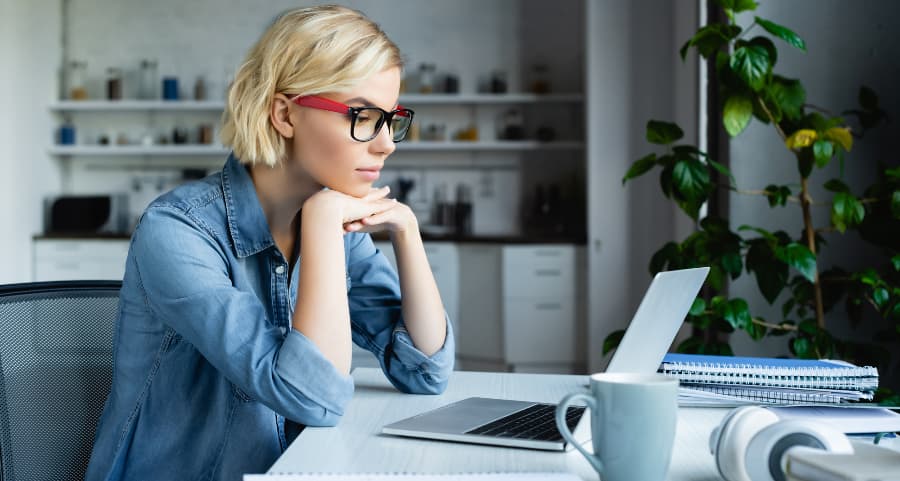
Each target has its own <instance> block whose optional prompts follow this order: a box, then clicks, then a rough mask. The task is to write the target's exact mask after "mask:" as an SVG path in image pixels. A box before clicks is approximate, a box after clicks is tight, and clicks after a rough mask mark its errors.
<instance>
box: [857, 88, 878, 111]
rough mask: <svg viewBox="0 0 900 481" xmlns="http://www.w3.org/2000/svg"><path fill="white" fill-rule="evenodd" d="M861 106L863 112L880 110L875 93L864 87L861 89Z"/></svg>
mask: <svg viewBox="0 0 900 481" xmlns="http://www.w3.org/2000/svg"><path fill="white" fill-rule="evenodd" d="M859 106H860V107H862V108H863V110H878V96H877V95H875V91H874V90H872V89H870V88H869V87H866V86H865V85H863V86H862V87H860V88H859Z"/></svg>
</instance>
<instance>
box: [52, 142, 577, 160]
mask: <svg viewBox="0 0 900 481" xmlns="http://www.w3.org/2000/svg"><path fill="white" fill-rule="evenodd" d="M583 148H584V143H582V142H574V141H560V142H538V141H536V140H497V141H482V142H462V141H456V142H434V141H428V142H426V141H421V142H403V143H401V144H398V146H397V151H398V152H409V151H420V152H424V151H448V152H452V151H472V152H475V151H497V150H502V151H519V150H580V149H583ZM48 152H49V153H50V154H51V155H58V156H107V157H110V156H137V155H143V156H158V157H163V156H207V155H208V156H224V155H228V153H229V152H230V149H227V148H225V147H221V146H212V145H152V146H143V145H111V146H107V145H55V146H53V147H50V149H49V150H48Z"/></svg>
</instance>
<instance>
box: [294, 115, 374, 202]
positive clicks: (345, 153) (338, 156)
mask: <svg viewBox="0 0 900 481" xmlns="http://www.w3.org/2000/svg"><path fill="white" fill-rule="evenodd" d="M295 139H296V142H294V149H293V156H292V157H293V159H292V160H293V161H292V162H291V163H292V164H293V165H297V166H299V167H300V169H301V170H302V171H303V173H305V174H306V175H308V176H310V177H311V178H312V179H313V180H314V181H316V182H317V183H318V184H321V185H323V186H325V187H328V188H330V189H334V190H337V191H339V192H344V193H346V194H349V195H353V196H357V197H361V196H363V195H365V194H366V193H368V191H369V186H367V185H359V184H360V182H359V179H358V178H356V176H355V174H354V170H355V169H356V167H358V165H357V164H358V161H359V159H360V158H362V157H363V156H364V155H365V144H361V143H359V142H354V141H353V140H352V139H350V136H349V134H346V135H342V134H340V133H336V132H334V131H333V130H326V129H310V130H309V131H307V132H304V133H302V134H301V135H298V136H296V137H295Z"/></svg>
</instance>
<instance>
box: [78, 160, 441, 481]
mask: <svg viewBox="0 0 900 481" xmlns="http://www.w3.org/2000/svg"><path fill="white" fill-rule="evenodd" d="M344 251H345V257H346V268H347V297H348V300H349V309H350V320H351V328H352V338H353V342H354V343H356V344H357V345H359V346H361V347H363V348H365V349H367V350H369V351H371V352H372V353H373V354H374V355H375V357H376V358H377V359H378V360H379V361H380V363H381V367H382V369H383V370H384V373H385V374H386V376H387V378H388V379H389V380H390V381H391V382H392V383H393V385H394V386H396V388H397V389H399V390H400V391H403V392H407V393H420V394H437V393H440V392H442V391H443V390H444V389H445V387H446V385H447V380H448V378H449V376H450V372H451V370H452V369H453V357H454V342H453V336H452V332H451V330H450V322H447V338H446V341H445V343H444V346H443V347H442V349H441V350H440V351H438V352H437V353H435V354H434V355H432V356H430V357H428V356H426V355H425V354H423V353H422V352H421V351H419V350H418V349H416V347H415V346H414V345H413V343H412V340H411V338H410V336H409V334H408V333H407V331H406V328H405V327H404V324H403V319H402V315H401V309H400V286H399V282H398V279H397V274H396V272H395V271H394V270H393V268H392V267H391V265H390V264H389V263H388V261H387V259H386V258H385V257H384V255H382V254H381V253H380V252H379V251H378V250H377V249H376V248H375V246H374V244H373V243H372V239H371V237H370V236H369V235H368V234H360V233H349V234H346V235H345V236H344ZM302 261H303V260H302V259H300V260H299V261H298V262H297V263H296V265H295V267H294V270H293V272H292V273H289V272H288V263H287V261H286V259H285V258H284V256H283V255H282V254H281V252H280V251H279V250H278V248H277V247H276V246H275V243H274V240H273V238H272V235H271V233H270V231H269V227H268V224H267V222H266V218H265V216H264V215H263V211H262V207H261V206H260V204H259V200H258V199H257V197H256V190H255V188H254V186H253V181H252V180H251V178H250V175H249V173H248V171H247V170H246V168H245V167H244V166H243V165H242V164H241V163H240V162H239V161H238V160H237V159H235V158H234V156H231V157H229V159H228V161H227V163H226V164H225V167H224V168H223V169H222V171H221V172H218V173H215V174H213V175H211V176H209V177H207V178H205V179H203V180H201V181H197V182H193V183H189V184H185V185H183V186H180V187H178V188H176V189H174V190H173V191H171V192H169V193H167V194H165V195H163V196H162V197H160V198H159V199H157V200H156V201H154V202H153V203H152V204H151V205H150V206H149V207H148V208H147V210H146V211H145V212H144V215H143V216H142V218H141V221H140V222H139V224H138V226H137V227H136V229H135V231H134V235H133V236H132V239H131V247H130V249H129V253H128V260H127V265H126V269H125V278H124V282H123V285H122V291H121V294H120V301H119V316H118V320H117V325H116V335H115V353H114V370H113V380H112V388H111V390H110V393H109V396H108V398H107V400H106V405H105V407H104V410H103V414H102V415H101V418H100V423H99V425H98V427H97V433H96V436H95V442H94V448H93V453H92V455H91V460H90V463H89V465H88V470H87V474H86V476H85V479H86V480H88V481H96V480H129V481H130V480H144V479H147V480H169V479H172V480H175V479H177V480H229V481H239V480H240V479H241V475H242V474H244V473H261V472H265V471H266V470H267V469H268V468H269V466H271V465H272V463H274V462H275V460H276V459H277V458H278V456H279V455H281V453H282V452H283V451H284V450H285V449H286V448H287V444H288V441H289V439H290V437H291V436H290V434H291V431H292V429H291V428H292V427H293V426H295V425H294V424H293V423H297V424H299V425H305V426H332V425H334V424H336V423H337V422H338V421H339V420H340V418H341V416H342V415H343V413H344V408H345V407H346V405H347V403H348V401H349V400H350V398H351V396H352V395H353V380H352V378H351V377H350V376H346V375H344V374H342V373H340V372H338V371H337V370H336V369H335V368H334V366H333V365H332V364H331V363H330V362H329V361H328V360H327V359H326V358H325V357H324V356H323V355H322V352H321V351H320V350H319V348H318V347H317V346H316V345H315V344H314V343H313V342H312V341H310V340H309V339H308V338H306V337H305V336H304V335H303V334H302V333H300V332H299V331H297V330H294V329H292V327H291V313H292V311H293V309H294V306H295V302H296V297H297V296H296V293H297V282H298V279H299V264H300V263H301V262H302ZM289 274H291V275H290V276H289ZM286 420H290V421H292V422H286ZM286 426H287V428H288V429H287V431H288V433H287V435H286ZM294 431H296V430H294Z"/></svg>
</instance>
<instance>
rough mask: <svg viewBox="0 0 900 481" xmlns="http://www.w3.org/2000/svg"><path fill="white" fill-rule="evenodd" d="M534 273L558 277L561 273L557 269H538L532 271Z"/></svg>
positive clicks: (541, 275) (540, 275)
mask: <svg viewBox="0 0 900 481" xmlns="http://www.w3.org/2000/svg"><path fill="white" fill-rule="evenodd" d="M534 275H536V276H539V277H559V276H561V275H562V271H560V270H559V269H538V270H536V271H534Z"/></svg>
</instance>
